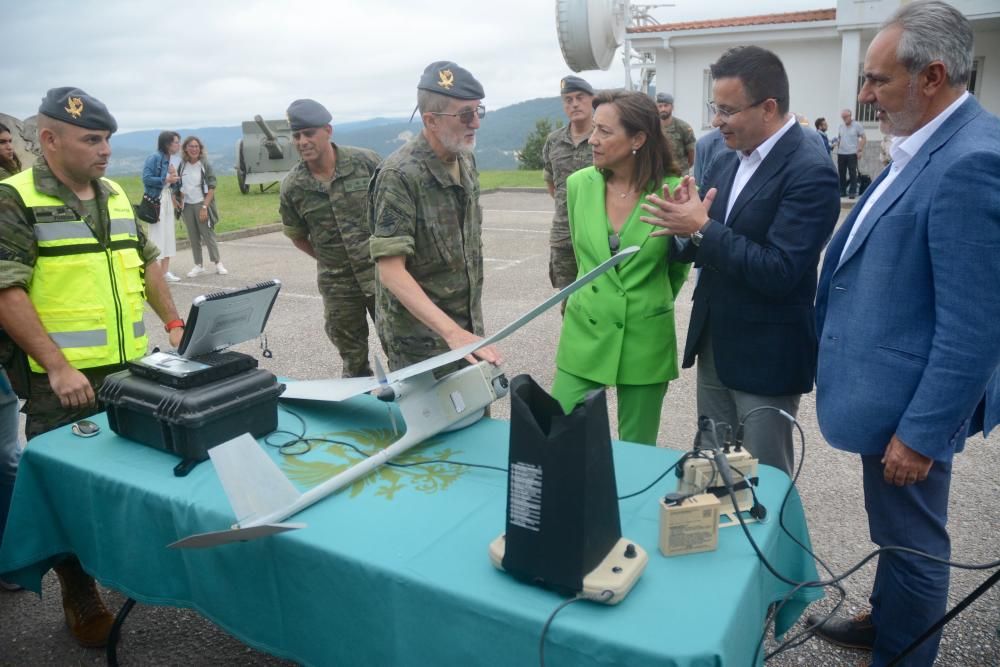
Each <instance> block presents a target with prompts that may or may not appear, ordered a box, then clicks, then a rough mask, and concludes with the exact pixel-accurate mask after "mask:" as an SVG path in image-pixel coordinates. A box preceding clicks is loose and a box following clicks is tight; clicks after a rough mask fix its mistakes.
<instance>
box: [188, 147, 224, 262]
mask: <svg viewBox="0 0 1000 667" xmlns="http://www.w3.org/2000/svg"><path fill="white" fill-rule="evenodd" d="M181 154H182V155H183V157H184V159H183V161H182V162H181V166H180V170H179V171H178V173H179V174H180V177H181V192H180V196H181V200H182V201H181V205H182V206H183V209H181V218H183V219H184V226H185V227H187V233H188V238H189V239H190V240H191V254H192V255H193V256H194V268H193V269H191V270H190V271H189V272H188V274H187V275H188V278H194V277H195V276H197V275H200V274H202V273H205V267H204V263H203V262H202V253H201V244H202V242H204V243H205V246H206V247H207V248H208V258H209V259H211V260H212V261H213V262H214V263H215V272H216V273H218V274H220V275H225V274H227V273H229V271H227V270H226V267H224V266H223V265H222V261H221V258H220V257H219V244H218V243H217V242H216V240H215V225H216V224H217V223H218V222H219V210H218V208H217V207H216V205H215V185H216V179H215V172H214V171H213V170H212V165H211V164H210V163H209V161H208V158H207V156H206V155H205V147H204V146H203V145H202V143H201V139H199V138H198V137H187V138H186V139H184V144H183V147H182V149H181Z"/></svg>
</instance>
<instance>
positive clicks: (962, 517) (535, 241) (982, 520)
mask: <svg viewBox="0 0 1000 667" xmlns="http://www.w3.org/2000/svg"><path fill="white" fill-rule="evenodd" d="M481 203H482V206H483V209H484V232H483V239H484V245H485V257H486V259H485V275H486V278H485V290H484V297H483V304H484V308H483V310H484V314H485V320H486V329H487V331H488V332H493V331H496V330H497V329H499V328H500V327H502V326H503V325H505V324H507V323H508V322H510V321H512V320H514V319H515V318H516V317H517V316H518V315H520V314H522V313H524V312H526V311H527V310H529V309H530V308H531V307H533V306H534V305H535V304H537V303H539V302H541V301H542V300H544V299H545V298H547V297H548V296H549V295H551V294H552V290H551V289H550V287H549V282H548V268H547V267H548V229H549V224H550V220H551V215H552V202H551V199H550V198H549V197H548V195H546V194H544V193H538V192H530V193H529V192H498V193H492V194H486V195H484V196H483V197H482V200H481ZM220 249H221V253H222V259H223V261H224V262H225V264H226V267H227V268H228V269H229V274H228V275H226V276H219V275H215V274H204V275H201V276H199V277H197V278H194V279H187V278H185V279H184V280H183V281H182V282H180V283H176V284H173V285H172V286H171V290H172V293H173V295H174V299H175V300H176V301H177V303H178V304H179V306H180V307H181V310H182V311H184V310H186V305H184V304H188V303H190V301H191V299H193V298H194V297H195V296H197V295H199V294H202V293H205V292H208V291H213V290H216V289H219V288H237V287H242V286H244V285H247V284H250V283H252V282H256V281H259V280H263V279H267V278H280V279H281V281H282V283H283V287H282V290H281V294H280V296H279V297H278V301H277V303H276V305H275V307H274V310H273V311H272V314H271V319H270V322H269V323H268V326H267V334H266V346H267V347H268V348H269V349H270V350H271V351H272V353H273V357H272V358H270V359H264V358H261V355H260V352H261V341H253V342H251V343H245V344H243V345H241V346H239V347H238V348H237V349H239V350H240V351H243V352H247V353H250V354H255V355H256V356H258V358H260V360H261V366H262V367H266V368H269V369H270V370H272V371H273V372H274V373H276V374H278V375H283V376H287V377H293V378H298V379H313V378H329V377H339V376H340V370H341V364H340V359H339V357H338V356H337V354H336V351H335V349H334V348H333V346H332V345H331V344H330V342H329V341H328V340H327V338H326V335H325V334H324V331H323V310H322V301H321V299H320V297H319V295H318V293H317V290H316V281H315V269H314V263H313V261H312V260H311V259H309V258H308V257H307V256H305V255H304V254H302V253H301V252H299V251H298V250H296V249H295V248H294V247H293V246H292V245H291V243H290V242H289V241H288V240H287V239H286V238H285V237H284V236H283V235H282V234H280V233H268V234H263V235H257V236H246V237H242V238H228V239H227V240H224V241H223V242H222V243H221V244H220ZM191 265H192V261H191V257H190V251H188V250H184V249H182V250H179V254H178V257H176V258H175V259H174V261H173V264H172V266H171V269H172V270H173V272H174V273H175V274H177V275H180V276H184V274H185V273H187V271H188V270H189V269H190V268H191ZM693 286H694V276H693V274H692V276H691V277H690V278H689V279H688V282H687V285H686V286H685V288H684V290H683V291H682V292H681V294H680V295H679V296H678V298H677V303H676V318H677V329H678V339H679V340H681V341H683V340H684V335H685V333H686V330H687V322H688V319H689V317H690V312H691V292H692V289H693ZM872 316H873V317H877V316H878V314H877V313H872ZM147 318H148V319H147V330H149V331H151V332H153V333H152V339H153V342H154V343H156V344H159V345H165V343H166V335H165V334H163V329H162V326H159V323H158V322H157V321H156V320H155V318H154V317H151V316H150V315H149V314H147ZM559 326H560V317H559V312H558V309H553V310H550V311H549V312H548V313H546V314H544V315H542V316H540V317H539V318H538V319H536V320H535V321H533V322H531V323H530V324H528V325H527V326H525V327H524V328H523V329H521V330H520V331H518V332H517V333H515V334H513V335H512V336H511V337H510V338H508V339H507V340H505V341H503V342H501V343H500V345H499V348H500V351H501V353H502V354H503V356H504V364H503V365H504V368H505V370H506V372H507V374H508V376H511V377H512V376H514V375H516V374H519V373H530V374H531V375H532V376H533V377H534V378H535V379H536V380H537V381H538V382H539V384H541V385H542V386H546V387H548V386H551V382H552V377H553V371H554V358H555V349H556V344H557V342H558V337H559ZM371 340H372V347H373V348H375V346H376V345H377V343H376V340H375V337H374V332H372V335H371ZM612 395H613V394H612ZM813 398H814V397H813V395H812V394H809V395H806V396H804V397H803V399H802V404H801V408H800V414H799V421H800V423H801V425H802V429H803V432H804V435H805V456H804V459H803V460H804V465H803V467H802V473H801V477H800V478H799V481H798V489H799V493H800V495H801V497H802V501H803V504H804V506H805V509H806V516H807V519H808V522H809V527H810V533H811V537H812V546H813V549H814V551H815V553H816V554H818V555H819V556H820V557H821V558H822V559H823V560H824V561H825V562H826V564H827V565H828V566H829V567H830V569H831V570H832V571H834V572H836V573H841V572H844V571H846V570H847V569H848V568H850V567H851V566H853V565H854V564H855V563H857V562H858V561H859V560H861V559H862V558H863V557H864V556H865V555H866V554H868V553H869V552H870V551H871V550H872V549H873V548H874V546H873V545H872V543H871V542H870V541H869V538H868V531H867V523H866V520H865V514H864V507H863V499H862V492H861V465H860V460H859V459H858V457H857V456H853V455H850V454H846V453H843V452H839V451H836V450H834V449H832V448H831V447H829V446H828V445H827V444H826V443H825V442H824V441H823V439H822V437H821V436H820V433H819V428H818V426H817V424H816V412H815V403H814V400H813ZM941 400H948V397H947V396H942V397H941ZM609 403H610V404H609V410H610V412H611V413H612V415H611V422H612V429H614V423H615V416H614V412H615V410H614V401H613V400H611V401H609ZM492 414H493V417H494V418H497V419H506V418H507V417H508V416H509V402H508V401H506V400H503V401H498V402H497V403H495V404H494V406H493V413H492ZM695 428H696V412H695V373H694V369H687V370H683V371H682V373H681V377H680V378H679V379H678V380H676V381H674V382H672V383H671V384H670V388H669V391H668V392H667V397H666V403H665V405H664V410H663V418H662V421H661V424H660V433H659V438H658V444H659V445H660V446H664V447H671V448H675V449H680V450H686V449H688V448H689V447H690V444H691V441H692V438H693V436H694V433H695ZM998 445H1000V433H994V434H993V436H992V437H991V438H989V439H988V440H985V441H984V440H983V439H982V438H981V437H976V438H973V439H971V440H970V441H969V442H968V445H967V447H966V452H965V453H964V454H962V455H960V456H958V457H957V458H956V459H955V465H954V474H953V479H952V491H951V503H950V508H949V514H950V524H949V525H950V529H951V536H952V554H953V558H954V560H956V561H961V562H963V563H985V562H989V561H992V560H995V559H997V558H1000V536H998V526H1000V504H998V503H997V499H998V498H1000V481H998V471H1000V467H998V466H997V457H995V456H994V455H995V454H997V453H998V452H1000V449H998V448H997V447H998ZM802 458H803V457H801V456H800V455H799V454H797V455H796V461H799V460H800V459H802ZM667 490H671V489H667V488H664V491H667ZM654 497H655V496H654V495H653V494H651V495H650V498H651V500H650V502H653V500H652V499H653V498H654ZM773 515H776V512H774V513H772V516H773ZM772 520H776V517H774V518H773V519H772ZM651 557H652V558H657V557H660V556H659V554H658V553H657V552H655V550H654V552H651ZM693 557H696V556H693ZM747 557H748V558H749V557H752V553H751V551H750V549H749V547H748V549H747ZM874 568H875V564H874V561H872V562H871V563H869V564H867V565H865V566H863V567H861V568H860V569H859V570H858V572H857V573H856V574H854V575H853V576H851V577H849V578H848V579H847V580H846V581H845V584H844V585H845V588H846V589H847V600H846V602H845V603H844V610H845V611H846V612H847V613H850V614H853V613H855V612H857V611H860V610H862V609H864V608H865V605H866V603H867V593H868V591H869V590H870V587H871V582H872V577H873V575H874V571H875V570H874ZM989 574H990V573H989V572H982V571H967V570H958V569H956V570H953V572H952V578H951V593H950V604H951V605H954V604H955V603H957V602H958V601H960V600H961V599H962V598H963V597H965V595H967V594H968V593H969V592H970V591H972V590H973V589H974V588H976V586H978V585H979V584H980V583H981V582H982V581H984V580H985V579H986V578H987V577H988V576H989ZM639 585H642V583H641V582H640V583H639ZM103 590H104V593H105V598H106V600H107V601H108V602H109V606H111V605H114V606H115V608H117V606H120V605H121V604H122V602H123V601H124V600H123V597H122V595H120V594H119V593H117V592H115V591H111V590H108V589H103ZM832 597H833V595H828V596H827V598H826V599H825V600H823V601H820V602H818V603H816V604H814V605H813V608H812V609H811V610H815V611H820V610H826V609H829V608H830V607H831V606H832V604H833V600H832ZM555 599H556V598H555V597H554V598H553V600H555ZM663 599H664V604H676V603H678V602H683V601H677V600H672V599H671V596H670V595H669V592H664V597H663ZM706 622H712V621H711V619H707V620H706ZM331 632H336V628H331ZM793 632H794V631H793ZM776 646H777V644H776V643H775V642H774V641H773V640H772V641H770V642H769V644H768V647H769V649H770V650H773V649H774V648H775V647H776ZM866 655H867V654H865V653H862V652H860V651H852V650H847V649H840V648H836V647H833V646H830V645H828V644H825V643H824V642H822V641H820V640H818V639H813V640H812V641H809V642H808V643H806V644H805V645H803V646H800V647H798V648H794V649H791V650H789V651H787V652H785V653H783V654H781V655H778V656H776V657H775V658H773V659H771V660H770V661H769V662H768V664H770V665H780V666H791V665H829V666H833V667H840V666H844V667H847V666H850V667H854V666H855V665H857V664H859V661H861V660H862V659H863V658H865V657H866ZM119 660H120V663H121V664H122V665H175V664H176V665H181V664H183V665H189V666H195V665H286V664H290V663H287V662H286V661H283V660H280V659H277V658H274V657H271V656H268V655H266V654H264V653H261V652H259V651H256V650H254V649H253V648H249V647H247V646H246V645H244V644H243V643H242V642H240V641H238V640H236V639H234V638H232V637H231V636H230V635H228V634H227V633H226V632H225V631H224V630H222V629H220V628H218V627H216V626H215V625H213V624H212V623H211V622H209V621H207V620H205V619H203V618H202V617H201V616H199V615H198V614H197V613H196V612H193V611H190V610H183V609H176V608H171V607H150V606H145V605H137V606H136V608H135V609H134V610H133V611H132V613H131V615H130V616H129V618H128V620H127V622H126V623H125V625H124V628H123V633H122V640H121V644H120V650H119ZM749 661H750V656H747V662H748V663H749ZM92 664H93V665H98V664H105V657H104V653H103V652H102V651H97V650H87V649H82V648H79V647H78V646H77V645H76V644H75V643H74V642H73V640H72V639H71V638H70V636H69V633H68V631H67V630H66V628H65V625H64V621H63V615H62V609H61V605H60V600H59V589H58V585H57V583H56V580H55V577H54V575H53V574H51V573H50V574H49V575H47V576H46V578H45V580H44V590H43V596H42V597H41V598H40V599H39V598H38V597H37V596H35V595H34V594H32V593H26V592H21V593H4V592H2V591H0V665H3V666H7V665H16V666H21V665H25V666H27V665H31V666H34V665H92ZM359 664H363V662H361V661H359ZM937 664H938V665H945V666H949V667H951V666H963V667H964V666H973V665H974V666H980V665H982V666H989V665H1000V588H997V587H995V588H994V589H993V590H991V591H989V592H988V593H987V594H986V595H984V596H983V597H981V598H980V599H979V600H978V601H977V602H976V603H974V604H973V605H971V606H970V607H969V608H968V609H967V610H966V611H965V612H964V613H962V614H961V615H960V616H959V617H958V619H957V620H955V621H954V622H952V623H951V624H950V625H949V626H948V627H947V628H946V629H945V631H944V636H943V640H942V644H941V652H940V657H939V659H938V663H937Z"/></svg>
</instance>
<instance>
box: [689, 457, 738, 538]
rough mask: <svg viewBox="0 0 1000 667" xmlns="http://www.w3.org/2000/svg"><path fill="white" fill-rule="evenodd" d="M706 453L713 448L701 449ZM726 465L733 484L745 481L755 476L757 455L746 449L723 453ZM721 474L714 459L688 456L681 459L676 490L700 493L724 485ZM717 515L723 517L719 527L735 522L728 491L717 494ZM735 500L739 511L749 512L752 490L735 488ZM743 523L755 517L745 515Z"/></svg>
mask: <svg viewBox="0 0 1000 667" xmlns="http://www.w3.org/2000/svg"><path fill="white" fill-rule="evenodd" d="M702 451H704V452H706V454H707V455H708V456H712V455H713V452H712V451H709V450H702ZM726 459H727V460H728V461H729V467H730V468H732V471H733V484H739V483H740V482H747V483H749V480H751V479H756V478H757V459H755V458H754V457H753V456H752V455H751V454H750V452H748V451H747V450H745V449H741V450H739V451H735V450H734V451H730V452H729V453H727V454H726ZM724 486H725V485H724V484H723V482H722V477H721V476H720V475H719V474H718V472H716V470H715V463H714V462H713V461H711V460H709V459H708V458H701V457H698V456H691V457H688V459H687V460H686V461H685V462H684V476H683V477H681V478H680V479H679V480H678V482H677V493H680V494H682V495H685V496H690V495H694V494H698V493H701V492H703V491H705V490H706V489H711V488H724ZM719 501H720V502H719V515H720V517H722V519H723V520H722V523H721V524H720V525H719V527H720V528H728V527H729V526H738V525H739V520H738V519H737V518H736V515H735V514H734V513H733V501H732V499H730V497H729V496H728V495H725V496H722V497H721V498H719ZM736 502H737V504H738V506H739V508H740V511H741V512H749V511H750V509H751V508H752V507H753V505H754V502H753V493H751V491H750V489H749V488H742V489H740V490H739V491H737V492H736ZM744 521H745V522H746V523H751V522H753V521H756V519H755V518H753V517H746V518H745V519H744Z"/></svg>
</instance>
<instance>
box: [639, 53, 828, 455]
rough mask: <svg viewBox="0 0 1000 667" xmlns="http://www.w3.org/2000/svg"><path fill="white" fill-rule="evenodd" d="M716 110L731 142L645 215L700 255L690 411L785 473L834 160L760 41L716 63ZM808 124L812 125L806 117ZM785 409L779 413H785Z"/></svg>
mask: <svg viewBox="0 0 1000 667" xmlns="http://www.w3.org/2000/svg"><path fill="white" fill-rule="evenodd" d="M711 69H712V78H713V79H714V82H713V85H712V95H713V98H714V99H713V101H712V102H711V104H710V107H711V110H712V113H713V121H712V124H713V125H714V126H715V127H717V128H719V131H720V132H721V134H722V137H723V138H724V139H725V142H726V146H727V147H729V148H730V149H732V150H730V151H727V152H725V153H723V154H720V155H719V156H718V157H717V158H716V159H715V160H714V161H713V162H712V164H711V166H709V167H708V171H707V172H706V173H705V176H704V183H701V184H698V185H701V190H702V191H703V192H705V198H704V200H703V199H701V198H700V197H699V193H698V191H697V185H696V184H695V182H694V180H693V179H691V178H686V179H685V181H684V182H683V183H682V184H681V186H680V187H678V188H677V193H676V195H675V197H674V198H669V197H664V198H660V197H654V196H650V197H648V198H647V203H646V204H644V205H643V208H644V209H645V211H646V212H647V215H646V216H644V217H643V218H642V220H644V221H646V222H649V223H651V224H654V225H657V226H659V227H662V228H663V229H664V230H666V231H665V232H654V233H655V234H662V233H667V232H669V233H671V234H674V235H675V236H677V237H682V238H683V237H687V238H688V239H689V241H688V242H687V243H686V245H685V247H684V248H683V249H682V250H680V252H679V254H678V255H677V258H678V259H680V260H681V261H689V262H690V261H693V262H694V263H695V266H696V267H701V273H700V274H699V276H698V285H697V287H696V288H695V291H694V306H693V308H692V311H691V322H690V324H689V325H688V334H687V343H686V345H685V347H684V364H683V365H684V367H685V368H689V367H690V366H692V365H694V361H695V358H696V357H697V359H698V414H699V415H705V416H708V417H711V418H712V419H714V420H715V421H716V422H724V423H727V424H730V425H731V426H733V428H736V427H737V425H738V424H740V423H742V422H745V428H744V429H743V431H742V434H743V443H744V444H745V445H746V446H747V449H748V450H749V451H750V452H752V453H753V455H754V456H756V457H757V458H758V459H759V460H760V462H761V463H765V464H767V465H771V466H774V467H776V468H780V469H781V470H784V471H785V472H786V473H789V474H791V472H792V463H793V460H794V457H793V452H794V442H793V440H792V425H791V423H790V421H789V420H788V416H792V417H794V416H795V414H796V413H797V412H798V407H799V398H800V396H801V394H803V393H806V392H808V391H811V390H812V386H813V377H814V375H815V370H816V328H815V327H816V322H815V313H814V310H813V302H814V299H815V296H816V272H817V266H818V265H819V256H820V253H821V252H822V250H823V246H824V245H825V244H826V242H827V240H828V239H829V238H830V234H831V233H832V232H833V227H834V225H835V224H836V222H837V216H838V215H839V213H840V198H839V196H838V194H839V192H838V186H837V172H836V171H835V170H834V168H833V162H832V161H831V160H830V156H829V155H824V154H823V151H822V150H821V149H819V148H817V147H816V145H814V144H813V143H812V142H813V141H818V140H819V138H818V137H812V138H807V137H806V135H805V133H804V132H803V130H802V127H801V126H800V125H799V124H798V122H796V120H795V116H794V115H793V114H791V113H789V112H788V105H789V94H788V76H787V75H786V73H785V68H784V65H782V63H781V60H780V59H779V58H778V57H777V56H776V55H775V54H773V53H771V52H770V51H768V50H766V49H762V48H760V47H757V46H740V47H736V48H733V49H729V50H728V51H726V52H725V53H724V54H722V57H720V58H719V60H718V62H716V63H714V64H713V65H712V68H711ZM808 131H809V132H812V128H808ZM782 413H784V414H782Z"/></svg>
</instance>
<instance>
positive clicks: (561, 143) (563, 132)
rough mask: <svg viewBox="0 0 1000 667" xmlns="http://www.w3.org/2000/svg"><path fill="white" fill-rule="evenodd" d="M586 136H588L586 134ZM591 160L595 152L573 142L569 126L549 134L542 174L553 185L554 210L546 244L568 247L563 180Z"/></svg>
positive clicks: (585, 142) (543, 157)
mask: <svg viewBox="0 0 1000 667" xmlns="http://www.w3.org/2000/svg"><path fill="white" fill-rule="evenodd" d="M587 136H588V138H589V136H590V135H587ZM593 163H594V152H593V150H592V149H591V147H590V144H589V143H587V139H583V140H581V141H580V143H578V144H575V145H574V144H573V137H572V135H571V134H570V126H569V125H567V126H565V127H560V128H559V129H557V130H554V131H553V132H551V133H550V134H549V136H548V137H547V138H546V139H545V147H544V148H542V175H543V176H544V177H545V182H546V183H552V185H554V186H555V194H554V197H555V204H556V212H555V215H553V216H552V230H551V231H550V232H549V244H550V245H553V246H557V247H564V248H571V247H573V242H572V240H571V239H570V237H569V214H568V213H567V212H566V179H567V178H569V175H570V174H572V173H573V172H574V171H579V170H581V169H583V168H584V167H589V166H590V165H592V164H593Z"/></svg>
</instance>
